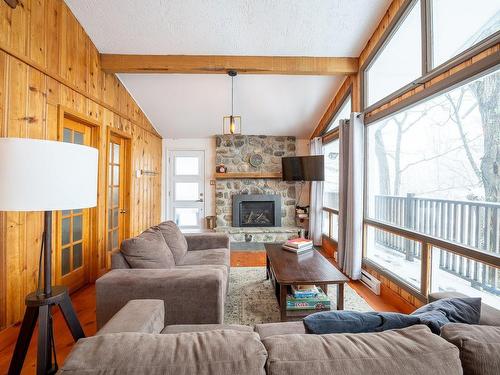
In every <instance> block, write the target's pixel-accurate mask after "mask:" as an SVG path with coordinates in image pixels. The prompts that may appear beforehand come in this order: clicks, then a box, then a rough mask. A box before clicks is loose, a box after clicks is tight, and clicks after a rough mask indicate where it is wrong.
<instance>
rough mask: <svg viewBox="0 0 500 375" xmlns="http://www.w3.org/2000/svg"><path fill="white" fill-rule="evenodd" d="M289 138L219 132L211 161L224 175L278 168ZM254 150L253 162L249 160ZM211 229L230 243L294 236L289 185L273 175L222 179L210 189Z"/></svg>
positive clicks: (291, 146) (290, 150)
mask: <svg viewBox="0 0 500 375" xmlns="http://www.w3.org/2000/svg"><path fill="white" fill-rule="evenodd" d="M295 143H296V140H295V137H273V136H259V135H219V136H217V137H216V153H215V155H216V164H217V165H219V164H224V166H225V167H226V169H227V173H228V174H230V173H232V172H233V173H239V174H243V175H244V174H245V173H247V172H248V173H258V172H271V173H272V172H274V173H279V172H281V157H283V156H295V149H296V144H295ZM255 154H258V155H259V156H260V157H261V159H262V162H261V164H260V165H259V166H254V165H252V163H251V160H250V159H251V157H252V155H255ZM215 194H216V196H215V209H216V216H217V228H216V231H218V232H224V233H227V234H229V236H230V238H231V241H234V242H250V241H251V242H274V241H284V240H286V239H288V238H291V237H293V236H295V235H297V231H298V228H297V227H296V225H295V199H296V198H295V183H291V182H286V181H282V180H281V179H279V178H255V177H254V178H250V177H248V178H246V177H240V178H224V179H218V180H217V182H216V187H215Z"/></svg>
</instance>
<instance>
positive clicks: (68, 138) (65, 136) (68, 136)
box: [63, 128, 73, 143]
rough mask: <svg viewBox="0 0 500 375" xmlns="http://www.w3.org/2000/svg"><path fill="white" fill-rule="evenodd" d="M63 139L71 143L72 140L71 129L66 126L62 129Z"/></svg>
mask: <svg viewBox="0 0 500 375" xmlns="http://www.w3.org/2000/svg"><path fill="white" fill-rule="evenodd" d="M63 141H64V142H68V143H72V142H73V131H72V130H71V129H68V128H64V129H63Z"/></svg>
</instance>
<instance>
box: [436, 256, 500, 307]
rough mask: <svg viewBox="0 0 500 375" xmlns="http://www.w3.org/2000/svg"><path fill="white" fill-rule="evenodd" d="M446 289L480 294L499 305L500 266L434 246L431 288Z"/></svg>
mask: <svg viewBox="0 0 500 375" xmlns="http://www.w3.org/2000/svg"><path fill="white" fill-rule="evenodd" d="M446 291H452V292H460V293H463V294H465V295H467V296H470V297H481V302H484V303H486V304H488V305H490V306H493V307H495V308H497V309H500V269H498V268H496V267H492V266H488V265H486V264H484V263H481V262H478V261H475V260H471V259H467V258H465V257H462V256H460V255H457V254H453V253H451V252H448V251H445V250H442V249H439V248H433V249H432V277H431V292H446Z"/></svg>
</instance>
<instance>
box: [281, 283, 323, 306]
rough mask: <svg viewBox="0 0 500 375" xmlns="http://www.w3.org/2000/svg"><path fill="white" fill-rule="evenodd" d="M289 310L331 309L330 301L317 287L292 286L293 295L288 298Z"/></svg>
mask: <svg viewBox="0 0 500 375" xmlns="http://www.w3.org/2000/svg"><path fill="white" fill-rule="evenodd" d="M286 309H287V310H325V309H330V299H329V298H328V296H327V295H326V294H325V293H324V292H323V290H321V288H319V287H317V286H315V285H299V286H298V287H294V286H292V293H291V294H289V295H288V296H287V297H286Z"/></svg>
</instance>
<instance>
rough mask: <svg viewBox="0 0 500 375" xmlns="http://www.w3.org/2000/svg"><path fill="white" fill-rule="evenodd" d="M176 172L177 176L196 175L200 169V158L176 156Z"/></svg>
mask: <svg viewBox="0 0 500 375" xmlns="http://www.w3.org/2000/svg"><path fill="white" fill-rule="evenodd" d="M174 159H175V165H174V172H175V175H176V176H196V175H198V174H199V173H200V171H199V168H198V167H199V159H198V158H197V157H195V156H175V157H174Z"/></svg>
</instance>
